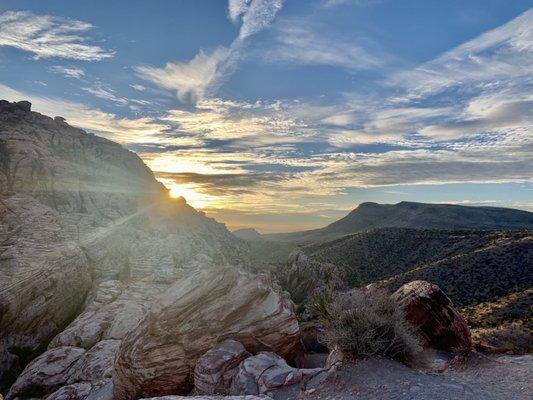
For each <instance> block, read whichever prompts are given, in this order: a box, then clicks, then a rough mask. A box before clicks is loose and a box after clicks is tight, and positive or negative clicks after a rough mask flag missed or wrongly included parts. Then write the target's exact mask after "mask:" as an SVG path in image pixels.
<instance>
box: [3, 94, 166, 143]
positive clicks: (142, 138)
mask: <svg viewBox="0 0 533 400" xmlns="http://www.w3.org/2000/svg"><path fill="white" fill-rule="evenodd" d="M0 98H2V99H7V100H10V101H20V100H29V101H30V102H31V103H32V105H33V109H34V110H35V111H38V112H40V113H43V114H45V115H50V116H55V115H60V116H62V117H64V118H66V119H67V122H68V123H69V124H71V125H74V126H77V127H80V128H83V129H87V130H89V131H92V132H95V133H98V134H100V135H102V136H105V137H107V138H109V139H111V140H115V141H117V142H119V143H122V144H130V143H146V142H152V143H153V142H156V143H157V142H160V143H162V144H164V143H167V142H166V141H165V140H164V136H163V133H164V132H165V131H166V130H167V129H169V128H170V127H169V126H168V125H166V124H162V123H158V122H156V121H155V120H154V119H152V118H136V119H130V118H119V117H117V116H116V115H114V114H111V113H106V112H103V111H102V110H99V109H97V108H91V107H88V106H86V105H84V104H80V103H77V102H72V101H67V100H62V99H56V98H50V97H43V96H39V95H32V94H31V93H23V92H20V91H17V90H14V89H12V88H10V87H9V86H6V85H3V84H1V83H0ZM168 142H171V141H170V140H169V141H168Z"/></svg>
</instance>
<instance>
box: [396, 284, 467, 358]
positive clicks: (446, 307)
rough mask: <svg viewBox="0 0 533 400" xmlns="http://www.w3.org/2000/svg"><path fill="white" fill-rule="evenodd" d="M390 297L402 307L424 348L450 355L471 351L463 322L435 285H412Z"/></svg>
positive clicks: (464, 322)
mask: <svg viewBox="0 0 533 400" xmlns="http://www.w3.org/2000/svg"><path fill="white" fill-rule="evenodd" d="M392 296H393V297H394V298H395V299H396V300H397V301H398V302H399V303H400V304H401V305H402V307H403V309H404V312H405V317H406V318H407V320H409V321H410V322H411V323H412V324H413V325H414V326H417V327H418V329H419V333H420V334H421V335H422V337H423V338H424V339H425V341H426V345H427V346H428V347H431V348H434V349H439V350H446V351H451V352H454V353H466V352H469V351H470V350H471V349H472V339H471V337H470V330H469V329H468V325H467V324H466V320H465V319H464V318H463V317H462V316H461V314H460V313H459V312H458V311H457V310H456V309H455V308H454V306H453V304H452V301H451V300H450V299H449V298H448V296H446V294H444V292H443V291H442V290H440V288H439V287H438V286H437V285H433V284H431V283H428V282H425V281H413V282H410V283H408V284H406V285H404V286H402V287H401V288H400V289H398V290H397V291H396V292H394V293H393V295H392Z"/></svg>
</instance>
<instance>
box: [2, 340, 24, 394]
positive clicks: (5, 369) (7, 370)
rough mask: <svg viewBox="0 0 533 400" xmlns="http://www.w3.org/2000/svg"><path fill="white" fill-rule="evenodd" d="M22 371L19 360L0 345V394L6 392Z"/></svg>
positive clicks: (5, 347) (4, 346)
mask: <svg viewBox="0 0 533 400" xmlns="http://www.w3.org/2000/svg"><path fill="white" fill-rule="evenodd" d="M21 370H22V368H21V366H20V362H19V358H18V357H17V356H16V355H15V354H11V353H10V352H9V351H8V349H7V346H6V345H5V344H3V343H0V392H4V391H7V389H9V387H10V386H11V385H12V384H13V382H15V379H17V376H18V374H19V373H20V371H21Z"/></svg>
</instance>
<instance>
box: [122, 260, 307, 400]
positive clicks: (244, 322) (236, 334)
mask: <svg viewBox="0 0 533 400" xmlns="http://www.w3.org/2000/svg"><path fill="white" fill-rule="evenodd" d="M228 338H233V339H235V340H238V341H239V342H241V343H242V344H243V345H244V347H245V348H246V349H247V350H248V351H250V352H252V353H256V352H259V351H272V352H275V353H277V354H279V355H280V356H282V357H286V358H288V359H290V358H293V357H294V356H295V355H296V353H298V352H300V351H301V344H300V332H299V328H298V322H297V320H296V316H295V314H294V306H293V304H292V302H291V301H290V299H289V298H288V297H287V296H286V295H285V294H283V293H282V292H281V291H280V290H279V289H278V288H277V287H275V286H273V284H272V283H271V282H270V281H269V280H268V279H267V278H266V277H253V276H250V275H249V274H247V273H244V272H242V271H239V270H238V269H236V268H232V267H229V268H223V269H221V268H214V269H211V270H207V269H203V270H197V271H194V272H192V273H191V274H190V275H189V276H188V277H186V278H183V279H181V280H179V281H177V282H175V283H174V284H173V285H172V286H171V287H170V288H169V289H167V291H166V292H165V293H164V294H163V295H161V296H160V297H159V298H158V300H157V301H156V302H155V303H154V304H153V306H152V308H151V310H150V311H149V313H148V315H147V316H146V318H145V319H144V320H143V321H142V322H141V324H140V325H139V326H138V327H137V329H135V330H134V331H131V332H130V333H129V334H128V335H127V336H126V338H125V339H124V341H123V342H122V345H121V347H120V349H119V353H118V355H117V359H116V362H115V374H114V377H113V380H114V384H115V398H116V399H128V400H129V399H134V398H138V397H141V396H144V397H146V396H162V395H167V394H187V393H188V392H189V391H190V390H191V389H192V386H193V385H192V381H193V371H194V367H195V365H196V361H197V360H198V359H199V358H200V357H201V356H202V355H203V354H205V353H206V352H207V351H208V350H209V349H211V348H212V347H213V346H214V345H215V344H216V343H219V342H221V341H223V340H225V339H228Z"/></svg>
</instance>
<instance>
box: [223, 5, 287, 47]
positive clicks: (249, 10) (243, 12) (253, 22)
mask: <svg viewBox="0 0 533 400" xmlns="http://www.w3.org/2000/svg"><path fill="white" fill-rule="evenodd" d="M232 3H236V2H235V1H231V2H230V3H229V7H230V17H231V15H232V11H231V9H232V7H231V6H232ZM242 3H243V2H242V1H241V7H240V8H239V11H238V12H239V13H238V14H237V15H238V16H241V20H242V25H241V29H240V31H239V36H238V40H244V39H247V38H249V37H250V36H252V35H254V34H256V33H258V32H260V31H262V30H263V29H265V28H267V27H269V26H270V25H271V24H272V22H274V18H275V17H276V14H277V13H278V12H279V11H280V10H281V8H282V7H283V0H251V1H248V2H245V3H246V7H245V8H243V7H242ZM233 15H235V11H234V12H233Z"/></svg>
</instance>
